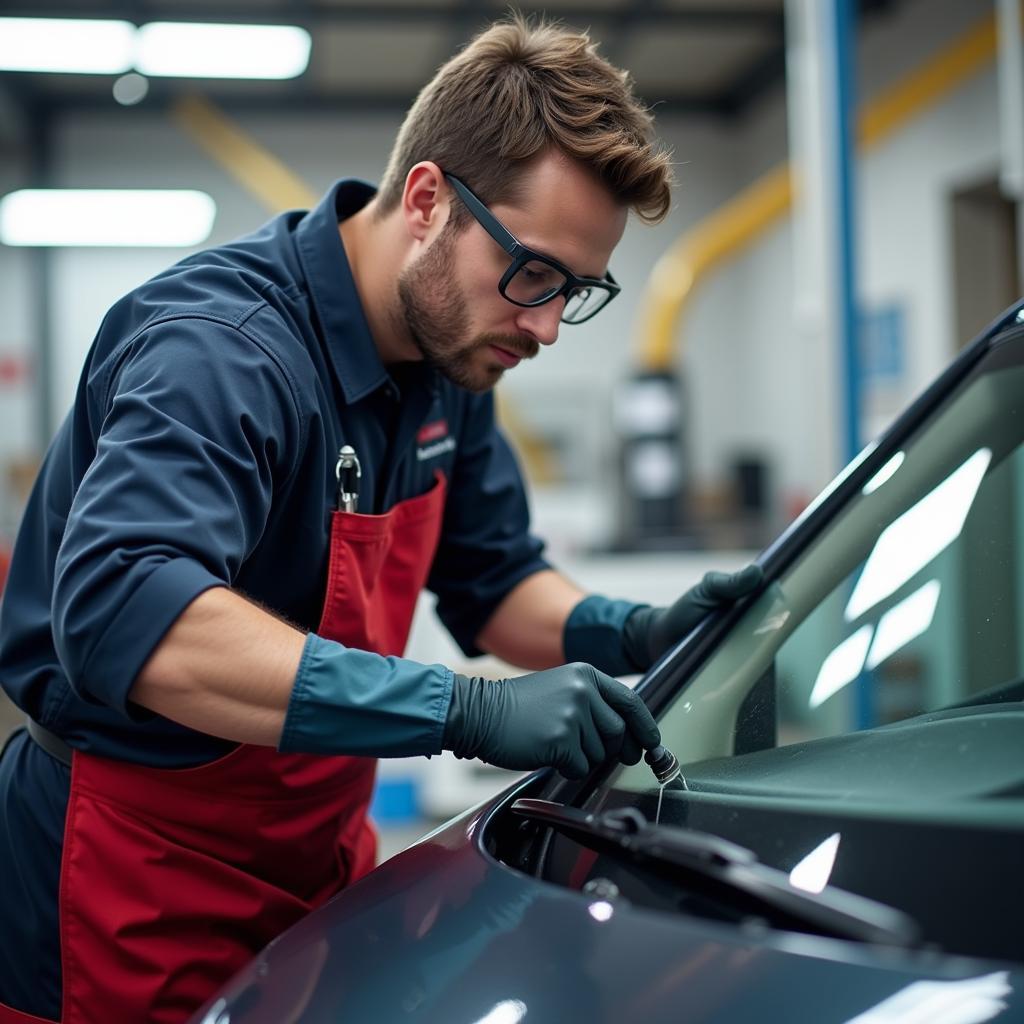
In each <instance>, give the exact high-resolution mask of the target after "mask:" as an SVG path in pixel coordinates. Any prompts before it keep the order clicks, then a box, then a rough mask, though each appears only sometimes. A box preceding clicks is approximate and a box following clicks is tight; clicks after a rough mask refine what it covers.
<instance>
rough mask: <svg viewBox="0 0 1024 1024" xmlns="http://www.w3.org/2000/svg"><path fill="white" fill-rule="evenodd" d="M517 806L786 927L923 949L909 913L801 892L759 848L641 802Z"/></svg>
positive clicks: (834, 893) (841, 892)
mask: <svg viewBox="0 0 1024 1024" xmlns="http://www.w3.org/2000/svg"><path fill="white" fill-rule="evenodd" d="M512 811H513V812H514V813H516V814H519V815H521V816H522V817H524V818H528V819H530V820H531V821H537V822H541V823H543V824H545V825H550V826H551V827H552V828H553V829H555V830H556V831H557V832H561V833H562V834H563V835H566V836H568V837H569V838H570V839H574V840H575V841H577V842H579V843H580V844H581V845H583V846H586V847H588V848H589V849H593V850H597V851H599V852H602V853H607V854H610V855H612V856H615V857H618V858H622V857H626V858H627V859H628V860H629V861H630V862H632V863H635V864H643V865H648V866H650V867H651V868H653V869H656V870H658V871H659V872H660V873H662V874H665V873H668V874H670V875H671V877H673V878H675V879H676V880H677V881H678V880H679V879H680V877H681V876H689V877H690V878H691V879H697V880H699V881H700V883H701V891H702V892H706V893H708V894H709V895H713V896H715V897H717V898H718V899H720V900H721V901H722V902H723V903H726V904H727V905H728V906H730V907H732V908H734V909H736V910H738V911H741V912H744V913H749V914H750V915H752V916H760V917H765V918H766V919H768V920H769V921H770V922H772V923H774V924H776V925H778V926H780V927H786V926H795V927H797V928H810V929H812V930H814V931H816V932H818V933H820V934H823V935H831V936H835V937H837V938H842V939H853V940H855V941H857V942H872V943H880V944H883V945H890V946H915V945H917V944H918V943H919V941H920V929H919V928H918V925H917V923H916V922H915V921H914V920H913V918H911V917H909V916H908V915H907V914H904V913H903V912H902V911H901V910H897V909H896V908H894V907H889V906H886V905H885V904H884V903H878V902H877V901H875V900H871V899H868V898H867V897H864V896H859V895H857V894H856V893H852V892H847V891H846V890H845V889H837V888H836V887H835V886H829V887H827V888H826V889H824V890H823V891H822V892H820V893H812V892H807V891H805V890H803V889H797V888H795V887H794V886H793V885H791V884H790V881H789V876H788V875H787V874H786V873H785V872H784V871H779V870H777V869H776V868H772V867H769V866H768V865H767V864H762V863H761V862H760V861H759V860H758V859H757V856H756V854H754V852H753V851H752V850H748V849H746V848H745V847H743V846H739V845H737V844H736V843H731V842H729V841H728V840H726V839H721V838H719V837H718V836H715V835H711V834H710V833H707V832H699V831H697V830H695V829H689V828H672V827H668V826H664V825H662V826H657V825H651V824H650V823H649V822H648V821H647V819H646V818H645V817H644V816H643V814H642V813H641V812H640V811H638V810H637V809H636V808H634V807H625V808H620V809H618V810H614V811H606V812H605V813H603V814H592V813H588V812H587V811H581V810H579V809H578V808H575V807H566V806H564V805H563V804H559V803H555V802H554V801H552V800H535V799H528V798H521V799H519V800H516V801H515V802H514V803H513V804H512Z"/></svg>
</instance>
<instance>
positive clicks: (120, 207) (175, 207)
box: [0, 189, 217, 246]
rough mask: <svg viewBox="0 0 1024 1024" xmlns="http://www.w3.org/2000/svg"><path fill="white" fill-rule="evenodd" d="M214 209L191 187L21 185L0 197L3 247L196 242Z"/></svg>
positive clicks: (207, 229)
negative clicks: (35, 187) (69, 187)
mask: <svg viewBox="0 0 1024 1024" xmlns="http://www.w3.org/2000/svg"><path fill="white" fill-rule="evenodd" d="M216 212H217V207H216V205H215V204H214V201H213V200H212V199H211V198H210V197H209V196H208V195H207V194H206V193H205V192H196V191H193V190H191V189H181V190H175V189H22V190H21V191H18V192H11V193H9V194H8V195H6V196H4V197H3V199H0V242H3V244H4V245H57V246H72V245H104V246H106V245H123V246H180V245H198V244H199V243H200V242H202V241H204V240H205V239H206V238H207V236H208V235H209V234H210V229H211V227H212V226H213V218H214V216H215V214H216Z"/></svg>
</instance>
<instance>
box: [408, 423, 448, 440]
mask: <svg viewBox="0 0 1024 1024" xmlns="http://www.w3.org/2000/svg"><path fill="white" fill-rule="evenodd" d="M447 436H448V421H447V420H434V422H433V423H427V424H425V425H424V426H422V427H420V432H419V433H418V434H417V435H416V443H417V444H430V442H431V441H440V440H441V438H442V437H447Z"/></svg>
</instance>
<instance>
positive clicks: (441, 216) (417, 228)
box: [402, 160, 451, 242]
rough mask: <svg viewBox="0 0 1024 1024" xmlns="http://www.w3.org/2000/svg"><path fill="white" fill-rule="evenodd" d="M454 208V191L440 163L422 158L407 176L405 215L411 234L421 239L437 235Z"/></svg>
mask: <svg viewBox="0 0 1024 1024" xmlns="http://www.w3.org/2000/svg"><path fill="white" fill-rule="evenodd" d="M450 210H451V190H450V189H449V187H448V183H447V182H446V181H445V180H444V174H443V173H442V172H441V168H440V167H438V166H437V164H435V163H432V162H431V161H430V160H422V161H421V162H420V163H418V164H416V165H415V166H414V167H413V168H412V169H411V170H410V171H409V173H408V174H407V175H406V176H405V189H404V190H403V192H402V216H403V218H404V220H405V224H406V228H407V229H408V231H409V234H410V235H411V236H412V237H413V238H415V239H416V240H417V241H418V242H427V241H430V240H431V239H432V238H433V237H435V236H436V235H438V234H439V233H440V231H441V228H443V227H444V225H445V223H446V222H447V220H448V214H449V212H450Z"/></svg>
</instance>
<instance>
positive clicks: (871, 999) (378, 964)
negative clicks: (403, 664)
mask: <svg viewBox="0 0 1024 1024" xmlns="http://www.w3.org/2000/svg"><path fill="white" fill-rule="evenodd" d="M516 791H521V787H517V790H516ZM516 791H513V794H512V795H514V794H515V792H516ZM509 799H510V794H504V795H503V796H502V797H499V798H497V799H496V800H494V801H492V802H491V803H490V804H489V805H488V806H486V807H484V808H483V809H480V810H474V811H470V812H468V813H467V814H466V815H463V816H462V817H461V818H459V819H456V821H455V822H453V823H452V824H450V825H448V826H446V827H445V828H444V829H442V830H439V831H438V832H437V833H435V834H433V835H432V836H430V837H428V838H427V839H425V840H422V841H421V842H420V843H418V844H417V845H415V846H413V847H411V848H410V849H408V850H406V851H405V852H404V853H402V854H400V855H399V856H397V857H395V858H393V859H392V860H390V861H388V862H387V863H386V864H384V865H383V866H382V867H380V868H378V869H377V870H376V871H374V872H372V874H370V875H369V876H368V877H367V878H365V879H363V880H362V881H360V882H358V883H357V884H355V885H353V886H352V887H351V888H349V889H348V890H346V891H345V892H343V893H341V894H340V895H339V896H337V897H336V898H335V899H333V900H332V901H331V902H330V903H329V904H327V905H326V906H325V907H323V908H321V909H320V910H319V911H317V912H314V913H313V914H311V915H310V916H309V917H307V918H306V919H304V920H303V921H301V922H300V923H299V924H298V925H296V926H295V927H294V928H292V929H291V930H289V931H288V932H286V933H285V934H284V935H283V936H281V937H280V938H279V939H277V940H276V941H275V942H273V943H272V944H271V945H270V946H269V947H268V948H267V949H266V950H265V951H264V953H263V954H261V955H260V956H259V957H258V958H257V959H256V960H255V961H254V962H253V963H252V964H251V965H250V966H249V967H247V968H246V969H245V970H244V971H242V972H241V973H240V974H239V975H238V976H237V977H236V978H235V979H234V980H233V982H232V983H231V984H230V985H229V986H228V987H227V988H226V989H225V990H224V993H223V995H222V997H221V998H219V999H218V1000H217V1001H216V1002H215V1003H214V1004H213V1005H211V1006H210V1007H209V1008H208V1009H207V1011H206V1012H205V1013H200V1014H199V1015H198V1016H197V1017H196V1018H195V1020H197V1021H204V1022H206V1024H228V1021H230V1024H281V1022H283V1021H289V1022H292V1021H302V1022H327V1021H332V1022H333V1021H358V1022H363V1021H366V1022H371V1021H373V1022H379V1021H380V1022H385V1021H416V1022H423V1024H427V1022H430V1024H433V1022H437V1024H442V1022H443V1024H461V1022H465V1024H518V1022H519V1021H521V1020H523V1021H527V1022H542V1021H544V1022H547V1021H550V1022H559V1024H564V1022H569V1021H584V1022H595V1024H596V1022H599V1021H609V1022H612V1021H614V1022H638V1021H642V1022H644V1024H660V1022H666V1024H667V1022H670V1021H671V1022H673V1024H676V1022H679V1021H688V1022H702V1021H716V1022H722V1021H728V1022H730V1024H736V1022H744V1021H751V1022H755V1021H756V1022H758V1024H763V1022H764V1021H809V1022H814V1024H827V1022H835V1024H841V1022H853V1021H854V1020H856V1024H895V1022H898V1021H911V1020H913V1021H923V1020H933V1019H939V1018H940V1016H941V1014H940V1010H942V1011H944V1012H948V1010H947V1007H950V1006H959V1005H961V1004H962V1003H963V1004H966V1005H969V1006H970V1007H973V1010H972V1011H971V1012H972V1013H973V1015H966V1016H950V1017H949V1018H948V1019H949V1020H950V1021H962V1022H964V1024H968V1022H974V1021H979V1022H980V1021H983V1020H989V1019H994V1018H996V1017H998V1020H999V1021H1000V1022H1006V1021H1011V1020H1012V1021H1024V996H1021V995H1020V992H1021V989H1022V987H1024V971H1021V970H1020V969H1017V968H1014V967H1006V966H1005V965H1002V964H993V963H986V962H980V961H977V960H974V961H969V960H966V959H962V958H951V957H946V956H940V955H932V956H930V957H927V956H925V955H924V954H915V955H908V954H902V953H898V952H895V951H889V950H878V949H871V948H866V947H862V946H857V945H854V944H851V943H845V942H840V941H835V940H827V939H820V938H814V937H809V936H797V935H792V934H785V933H778V932H775V933H754V932H745V931H743V930H742V929H740V928H738V927H733V926H730V925H726V924H718V923H714V922H707V921H702V920H699V919H696V918H692V917H688V916H685V915H681V914H667V913H658V912H654V911H648V910H643V909H640V908H637V907H633V906H630V905H629V904H625V903H621V902H620V903H616V904H615V906H614V908H611V907H610V906H609V905H608V904H603V903H601V902H600V901H595V900H594V899H593V898H590V897H587V896H585V895H583V894H582V893H580V892H577V891H574V890H570V889H566V888H562V887H560V886H556V885H553V884H551V883H547V882H542V881H538V880H537V879H535V878H532V877H530V876H528V875H524V874H521V873H519V872H517V871H514V870H512V869H511V868H509V867H507V866H505V865H503V864H501V863H498V862H497V861H495V860H494V859H493V858H492V857H491V856H490V855H489V854H488V853H487V852H486V851H485V850H484V848H483V844H482V842H481V841H480V833H481V830H482V829H483V828H484V827H485V825H486V821H487V818H488V816H489V814H491V813H493V812H494V810H495V809H496V808H498V807H501V806H505V805H507V803H508V800H509ZM609 911H610V914H609ZM887 1000H890V1002H886V1001H887ZM924 1000H931V1001H932V1002H928V1003H927V1004H926V1005H927V1006H928V1008H929V1010H928V1012H925V1015H924V1016H920V1013H921V1012H922V1001H924ZM880 1004H884V1005H880ZM915 1007H916V1009H915ZM979 1008H982V1009H985V1008H987V1009H988V1011H989V1012H987V1013H986V1014H985V1015H979V1014H978V1010H979ZM894 1011H895V1012H894ZM904 1014H905V1015H904ZM861 1015H864V1016H861ZM941 1019H943V1020H946V1019H947V1018H946V1017H941Z"/></svg>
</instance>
